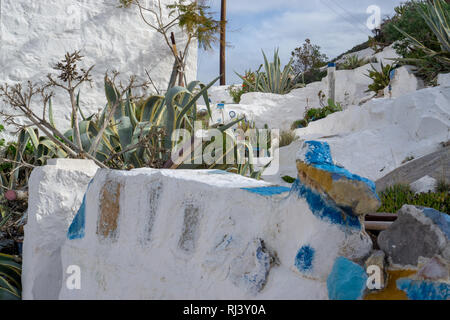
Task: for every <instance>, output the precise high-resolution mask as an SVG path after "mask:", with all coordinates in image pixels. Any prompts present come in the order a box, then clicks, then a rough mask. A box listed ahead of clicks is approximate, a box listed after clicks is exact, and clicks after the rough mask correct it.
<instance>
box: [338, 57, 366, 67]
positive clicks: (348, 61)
mask: <svg viewBox="0 0 450 320" xmlns="http://www.w3.org/2000/svg"><path fill="white" fill-rule="evenodd" d="M368 63H369V60H368V59H364V58H363V59H360V58H358V56H357V55H351V56H348V57H347V58H345V60H344V62H342V63H340V64H339V65H338V70H353V69H356V68H359V67H362V66H364V65H366V64H368Z"/></svg>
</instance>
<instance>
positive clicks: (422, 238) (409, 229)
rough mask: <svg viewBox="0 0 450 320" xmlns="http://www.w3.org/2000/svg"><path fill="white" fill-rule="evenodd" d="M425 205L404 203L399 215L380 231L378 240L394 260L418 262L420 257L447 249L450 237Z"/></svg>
mask: <svg viewBox="0 0 450 320" xmlns="http://www.w3.org/2000/svg"><path fill="white" fill-rule="evenodd" d="M424 210H425V209H424V208H419V207H414V206H408V205H405V206H403V208H402V209H400V211H399V212H398V219H397V220H396V221H395V222H394V223H393V224H392V225H391V227H390V228H389V229H387V230H385V231H383V232H381V233H380V235H379V236H378V244H379V246H380V248H381V249H382V250H383V251H384V252H385V253H386V254H387V255H388V256H389V260H390V262H391V263H394V264H398V265H412V266H417V264H418V261H419V257H426V258H432V257H434V256H435V255H438V254H440V253H441V252H443V251H445V249H446V247H447V245H448V239H447V237H446V235H445V233H444V232H443V231H442V230H441V228H440V226H439V225H437V224H436V223H435V222H434V221H433V220H432V219H430V218H429V217H428V216H427V215H425V214H424Z"/></svg>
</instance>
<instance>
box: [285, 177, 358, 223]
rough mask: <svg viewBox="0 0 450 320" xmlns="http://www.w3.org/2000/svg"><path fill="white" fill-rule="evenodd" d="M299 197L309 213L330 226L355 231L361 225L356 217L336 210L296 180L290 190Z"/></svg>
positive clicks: (338, 209)
mask: <svg viewBox="0 0 450 320" xmlns="http://www.w3.org/2000/svg"><path fill="white" fill-rule="evenodd" d="M291 192H295V193H297V195H298V196H299V197H302V198H305V199H306V202H307V203H308V206H309V209H310V210H311V212H312V213H313V214H314V215H315V216H316V217H318V218H320V219H322V220H325V221H328V222H330V223H332V224H337V225H341V226H344V227H350V228H355V229H361V223H360V222H359V219H358V217H357V216H354V215H352V214H351V213H346V212H344V211H343V210H341V209H340V208H338V207H337V206H336V205H335V204H334V202H332V201H331V200H328V201H327V200H326V199H325V197H324V196H322V195H320V194H319V193H318V192H317V191H315V190H312V189H311V188H309V187H307V186H305V185H304V184H302V183H301V182H300V180H299V179H297V180H296V181H295V182H294V184H293V186H292V189H291Z"/></svg>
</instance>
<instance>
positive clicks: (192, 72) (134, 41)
mask: <svg viewBox="0 0 450 320" xmlns="http://www.w3.org/2000/svg"><path fill="white" fill-rule="evenodd" d="M145 2H147V3H148V4H149V5H155V0H146V1H145ZM170 2H171V1H170V0H162V1H161V3H162V4H163V5H166V4H168V3H170ZM118 5H119V1H118V0H34V1H29V0H0V12H1V13H0V30H1V32H0V40H1V41H0V83H3V82H9V83H17V82H23V81H26V80H32V81H39V80H42V79H43V80H45V76H46V75H47V74H48V73H49V72H53V70H52V65H54V64H55V63H56V62H57V61H58V60H60V59H61V58H62V57H63V56H64V54H65V53H66V52H73V51H74V50H81V52H82V54H83V55H84V56H85V59H84V66H86V67H87V66H91V65H94V64H95V68H94V70H93V79H94V84H93V87H92V88H90V87H89V86H85V87H83V88H82V92H81V100H82V101H81V105H82V107H83V108H84V110H85V111H86V113H93V112H96V111H97V110H98V109H99V108H102V107H103V106H104V104H105V98H104V90H103V78H104V74H105V72H106V71H108V70H109V71H111V70H118V71H119V72H121V73H122V76H123V77H124V78H127V77H128V76H129V75H132V74H136V75H137V76H139V77H140V79H145V80H146V79H147V76H146V73H145V69H147V70H148V71H149V73H150V75H151V77H152V79H153V81H154V82H155V83H156V84H157V87H159V88H160V89H165V88H166V87H167V83H168V80H169V78H170V75H171V71H172V66H173V58H172V55H171V53H170V50H169V48H168V47H167V45H166V43H165V42H164V39H163V37H162V36H161V35H160V34H158V33H156V32H155V31H153V30H151V29H150V28H149V27H148V26H147V25H146V24H145V23H144V22H143V21H142V19H141V17H140V15H139V11H138V9H137V8H136V7H131V8H128V9H121V8H118ZM148 18H150V17H148ZM183 38H184V36H183V33H182V31H180V30H178V32H177V33H176V39H177V43H178V45H179V46H180V48H181V47H182V42H183ZM196 76H197V46H196V44H195V43H194V44H193V45H192V46H191V50H190V52H189V56H188V63H187V79H188V81H192V80H195V79H196ZM57 93H58V96H57V97H56V98H55V101H54V105H55V119H56V121H57V125H59V126H61V127H62V128H66V127H67V126H68V119H69V117H70V112H68V110H69V109H68V107H69V104H68V98H67V97H66V95H65V93H60V92H57ZM0 109H5V106H4V104H3V102H1V104H0ZM0 121H2V120H0Z"/></svg>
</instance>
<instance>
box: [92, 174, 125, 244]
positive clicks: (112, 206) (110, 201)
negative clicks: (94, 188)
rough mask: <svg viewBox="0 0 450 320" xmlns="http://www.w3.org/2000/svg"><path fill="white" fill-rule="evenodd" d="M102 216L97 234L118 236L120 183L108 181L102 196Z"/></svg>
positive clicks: (104, 236) (105, 236) (109, 236)
mask: <svg viewBox="0 0 450 320" xmlns="http://www.w3.org/2000/svg"><path fill="white" fill-rule="evenodd" d="M100 197H101V198H100V217H99V220H98V223H97V235H100V236H103V238H112V239H116V238H117V223H118V220H119V213H120V183H118V182H115V181H107V182H106V183H105V185H104V186H103V188H102V191H101V196H100Z"/></svg>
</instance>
